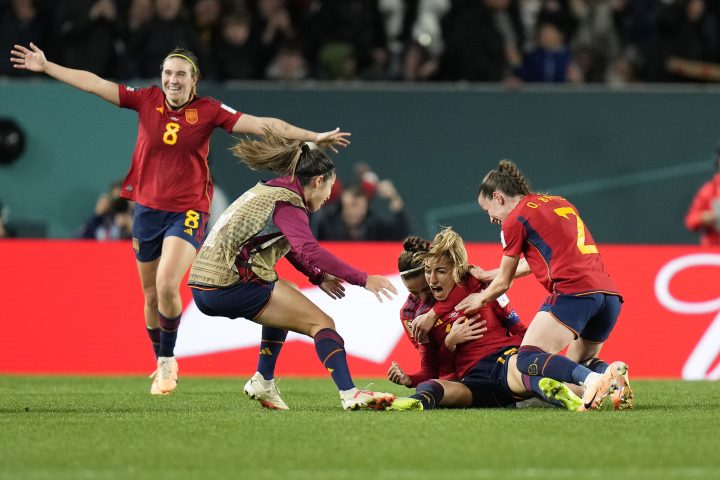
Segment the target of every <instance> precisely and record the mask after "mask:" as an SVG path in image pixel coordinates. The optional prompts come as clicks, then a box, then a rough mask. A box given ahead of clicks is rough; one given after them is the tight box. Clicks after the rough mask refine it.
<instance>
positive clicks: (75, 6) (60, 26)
mask: <svg viewBox="0 0 720 480" xmlns="http://www.w3.org/2000/svg"><path fill="white" fill-rule="evenodd" d="M57 8H58V11H57V25H56V28H55V30H56V32H57V36H58V40H59V41H60V42H62V45H63V48H62V56H61V62H62V65H65V66H67V67H68V68H77V69H80V70H88V71H90V72H93V73H95V74H97V75H100V76H101V77H112V76H114V75H115V74H116V71H115V70H116V66H117V57H116V51H115V42H116V39H118V38H119V31H118V27H119V21H118V11H117V5H116V4H115V0H65V1H63V2H59V4H58V7H57ZM33 41H35V40H33ZM35 42H37V41H35Z"/></svg>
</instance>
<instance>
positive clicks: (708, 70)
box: [0, 0, 720, 85]
mask: <svg viewBox="0 0 720 480" xmlns="http://www.w3.org/2000/svg"><path fill="white" fill-rule="evenodd" d="M719 14H720V2H718V1H710V0H63V1H61V2H56V1H54V0H0V44H1V46H2V49H3V51H5V52H8V51H9V49H10V48H11V46H12V45H13V44H16V43H19V44H27V43H29V42H30V41H33V42H34V43H36V44H37V45H39V46H40V47H41V48H43V49H44V50H45V51H46V53H47V55H48V58H49V59H50V60H55V61H57V62H58V63H60V64H63V65H66V66H69V67H74V68H80V69H85V70H90V71H93V72H95V73H97V74H99V75H100V76H103V77H108V78H114V79H118V80H127V79H136V78H156V77H157V76H158V74H159V69H160V64H161V61H162V59H163V58H164V56H165V55H166V54H167V53H168V52H169V51H171V50H172V49H173V48H175V47H176V46H182V47H185V48H189V49H191V50H193V51H195V52H197V53H198V55H199V57H200V59H201V60H200V64H201V66H200V69H201V73H202V74H203V76H204V77H205V78H209V79H212V80H218V81H225V80H233V79H255V80H258V79H270V80H286V81H287V80H303V79H322V80H369V81H372V80H383V81H401V80H404V81H460V80H464V81H472V82H510V83H517V82H554V83H563V82H573V83H609V84H615V85H623V84H626V83H630V82H638V81H641V82H674V81H717V80H720V66H717V67H716V66H714V64H716V63H718V62H720V28H719V25H718V18H719ZM25 74H26V73H24V72H19V71H13V70H12V68H11V66H10V63H9V62H0V75H11V76H15V75H25Z"/></svg>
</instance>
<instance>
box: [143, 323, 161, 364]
mask: <svg viewBox="0 0 720 480" xmlns="http://www.w3.org/2000/svg"><path fill="white" fill-rule="evenodd" d="M146 328H147V333H148V337H150V343H152V347H153V352H155V358H157V357H158V354H159V353H160V328H159V327H158V328H150V327H148V326H146Z"/></svg>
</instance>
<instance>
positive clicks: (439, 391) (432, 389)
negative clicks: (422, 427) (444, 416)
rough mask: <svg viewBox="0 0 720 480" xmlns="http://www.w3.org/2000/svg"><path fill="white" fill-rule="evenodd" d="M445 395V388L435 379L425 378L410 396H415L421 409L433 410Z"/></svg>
mask: <svg viewBox="0 0 720 480" xmlns="http://www.w3.org/2000/svg"><path fill="white" fill-rule="evenodd" d="M443 396H445V389H444V388H443V386H442V385H440V384H439V383H438V382H436V381H435V380H427V381H425V382H422V383H421V384H420V385H418V386H417V388H416V389H415V393H414V394H412V395H410V398H417V399H418V400H420V403H422V406H423V409H425V410H433V409H434V408H436V407H437V406H438V405H439V404H440V402H441V401H442V399H443Z"/></svg>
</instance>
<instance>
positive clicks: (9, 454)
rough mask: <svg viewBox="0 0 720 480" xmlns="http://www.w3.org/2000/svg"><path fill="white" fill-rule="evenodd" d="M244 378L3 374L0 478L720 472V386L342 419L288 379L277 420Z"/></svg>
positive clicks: (319, 385) (647, 386)
mask: <svg viewBox="0 0 720 480" xmlns="http://www.w3.org/2000/svg"><path fill="white" fill-rule="evenodd" d="M358 380H359V381H357V382H356V383H358V385H364V384H365V383H367V382H369V381H370V380H367V379H358ZM243 383H244V379H230V378H189V377H182V378H181V383H180V385H179V387H178V390H177V392H176V393H174V394H173V395H170V396H165V397H151V396H150V395H149V393H148V389H149V385H150V381H149V380H148V379H147V378H139V377H28V376H0V479H2V480H5V479H7V480H10V479H12V480H23V479H32V480H40V479H52V480H65V479H67V480H70V479H72V480H81V479H93V480H96V479H97V480H104V479H121V478H122V479H125V478H127V479H138V480H141V479H152V480H164V479H173V480H179V479H213V480H215V479H224V478H233V479H261V480H262V479H274V480H275V479H277V480H285V479H289V480H293V479H313V480H315V479H318V480H324V479H328V480H344V479H352V480H355V479H358V480H360V479H362V480H365V479H372V480H384V479H388V480H397V479H433V480H436V479H452V480H463V479H515V478H523V479H545V478H548V479H565V478H568V479H569V478H573V479H575V478H577V479H607V478H621V479H666V478H668V479H669V478H696V479H711V478H720V448H719V447H720V383H718V382H679V381H635V382H633V387H634V391H635V393H636V397H637V406H636V408H635V409H634V410H632V411H621V412H615V411H595V412H588V413H574V412H566V411H561V410H555V409H522V410H436V411H432V412H372V411H359V412H344V411H343V410H342V409H341V407H340V402H339V399H338V395H337V392H336V390H335V387H334V385H333V383H332V381H331V380H330V379H289V378H288V379H283V380H281V381H280V383H279V386H280V388H281V390H282V393H283V398H284V399H285V400H286V401H287V403H288V404H289V405H290V408H291V410H290V411H288V412H277V411H269V410H265V409H262V408H260V405H259V404H257V403H256V402H253V401H249V400H247V399H246V398H245V397H244V395H242V393H241V389H242V385H243ZM374 388H376V389H378V390H381V389H384V390H388V391H391V392H393V393H396V394H407V392H408V390H406V389H405V388H404V387H397V386H395V385H392V384H390V383H388V382H387V381H385V380H379V381H375V384H374Z"/></svg>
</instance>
